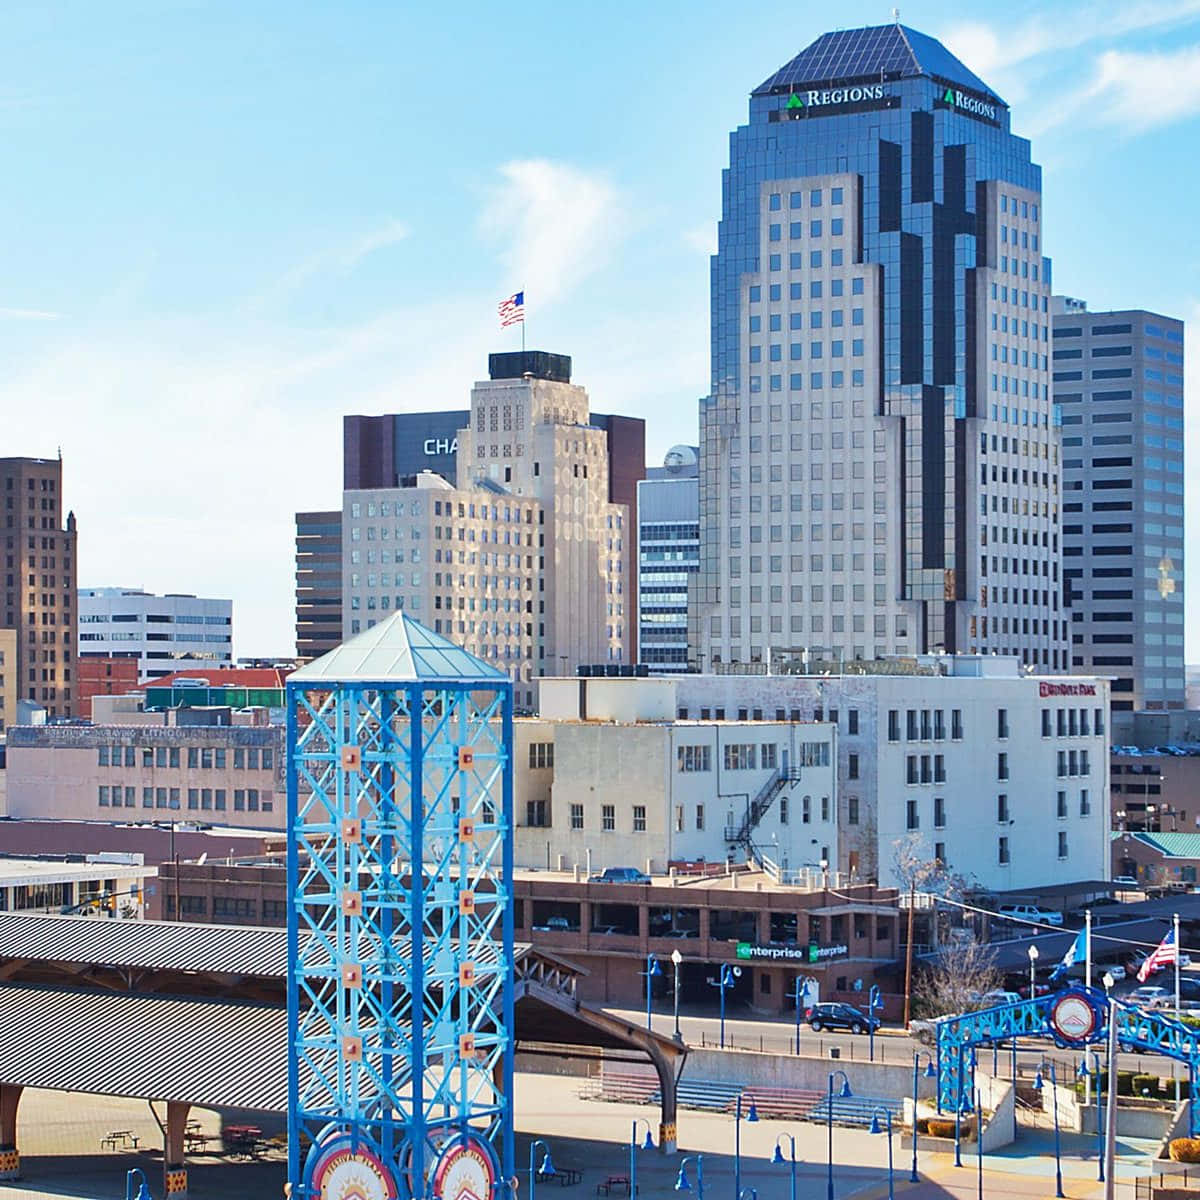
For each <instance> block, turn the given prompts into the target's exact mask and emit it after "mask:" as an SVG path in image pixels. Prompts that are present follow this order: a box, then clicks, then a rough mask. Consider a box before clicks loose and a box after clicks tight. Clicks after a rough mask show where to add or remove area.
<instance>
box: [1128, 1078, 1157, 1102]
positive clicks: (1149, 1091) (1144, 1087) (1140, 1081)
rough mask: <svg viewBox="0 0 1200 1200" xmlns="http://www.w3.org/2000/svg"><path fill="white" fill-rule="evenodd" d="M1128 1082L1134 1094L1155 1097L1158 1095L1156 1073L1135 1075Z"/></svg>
mask: <svg viewBox="0 0 1200 1200" xmlns="http://www.w3.org/2000/svg"><path fill="white" fill-rule="evenodd" d="M1130 1083H1131V1084H1132V1086H1133V1094H1134V1095H1135V1096H1151V1097H1157V1096H1158V1095H1159V1090H1158V1076H1157V1075H1135V1076H1134V1077H1133V1079H1132V1080H1131V1081H1130Z"/></svg>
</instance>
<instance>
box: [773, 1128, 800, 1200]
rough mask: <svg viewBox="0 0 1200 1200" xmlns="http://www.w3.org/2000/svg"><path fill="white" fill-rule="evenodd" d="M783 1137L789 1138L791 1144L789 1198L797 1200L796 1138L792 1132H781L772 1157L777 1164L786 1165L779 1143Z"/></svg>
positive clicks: (776, 1140)
mask: <svg viewBox="0 0 1200 1200" xmlns="http://www.w3.org/2000/svg"><path fill="white" fill-rule="evenodd" d="M783 1138H787V1140H788V1142H789V1144H790V1146H791V1168H792V1186H791V1191H790V1192H789V1200H796V1139H795V1138H794V1137H793V1136H792V1135H791V1134H790V1133H781V1134H780V1135H779V1136H778V1137H777V1138H776V1139H775V1153H774V1155H773V1156H772V1157H771V1161H772V1162H773V1163H775V1164H776V1166H782V1165H784V1161H785V1160H784V1157H783V1151H782V1150H781V1149H780V1148H779V1143H780V1141H781V1140H782V1139H783Z"/></svg>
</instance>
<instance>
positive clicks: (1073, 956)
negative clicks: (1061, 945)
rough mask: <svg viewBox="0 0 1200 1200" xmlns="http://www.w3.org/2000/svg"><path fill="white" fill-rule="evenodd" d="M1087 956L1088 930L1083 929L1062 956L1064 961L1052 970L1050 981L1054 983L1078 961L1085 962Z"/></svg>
mask: <svg viewBox="0 0 1200 1200" xmlns="http://www.w3.org/2000/svg"><path fill="white" fill-rule="evenodd" d="M1086 957H1087V931H1086V930H1084V929H1081V930H1080V931H1079V936H1078V937H1077V938H1076V939H1075V940H1074V941H1073V942H1072V943H1071V944H1070V945H1069V946H1068V947H1067V952H1066V954H1064V955H1063V956H1062V962H1060V963H1059V964H1058V966H1057V967H1055V968H1054V970H1053V971H1051V972H1050V982H1051V983H1053V982H1054V981H1055V980H1056V979H1057V978H1058V977H1059V976H1060V975H1063V974H1065V973H1066V972H1067V971H1069V970H1070V969H1071V968H1072V967H1073V966H1074V965H1075V964H1076V963H1077V962H1083V960H1084V959H1085V958H1086Z"/></svg>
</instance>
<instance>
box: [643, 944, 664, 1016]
mask: <svg viewBox="0 0 1200 1200" xmlns="http://www.w3.org/2000/svg"><path fill="white" fill-rule="evenodd" d="M661 974H662V967H660V966H659V965H658V959H657V958H655V957H654V955H653V954H647V955H646V1029H647V1030H650V1028H651V1022H650V1017H651V1013H650V983H651V981H652V980H653V979H654V977H655V975H661Z"/></svg>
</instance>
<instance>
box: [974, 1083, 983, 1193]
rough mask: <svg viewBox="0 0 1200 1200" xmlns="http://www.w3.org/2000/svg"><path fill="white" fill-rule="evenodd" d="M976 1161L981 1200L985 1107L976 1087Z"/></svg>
mask: <svg viewBox="0 0 1200 1200" xmlns="http://www.w3.org/2000/svg"><path fill="white" fill-rule="evenodd" d="M975 1163H976V1165H977V1166H978V1168H979V1172H978V1177H979V1200H983V1109H982V1108H981V1107H980V1104H979V1089H978V1088H976V1089H975Z"/></svg>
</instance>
